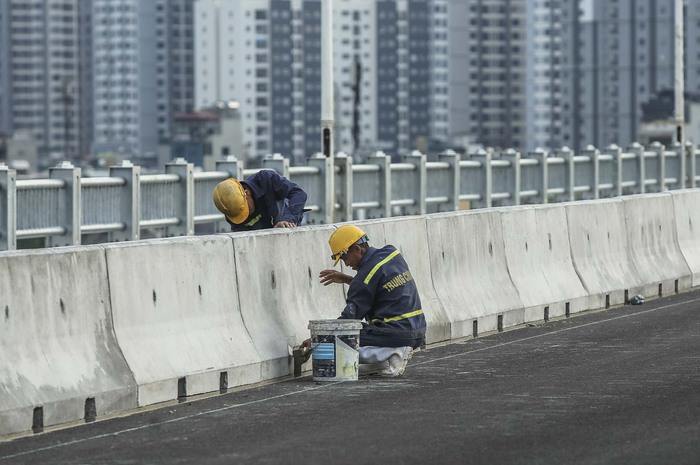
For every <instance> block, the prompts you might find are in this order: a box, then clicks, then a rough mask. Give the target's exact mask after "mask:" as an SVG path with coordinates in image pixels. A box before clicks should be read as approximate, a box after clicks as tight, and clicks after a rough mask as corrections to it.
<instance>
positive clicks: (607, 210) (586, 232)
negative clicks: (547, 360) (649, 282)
mask: <svg viewBox="0 0 700 465" xmlns="http://www.w3.org/2000/svg"><path fill="white" fill-rule="evenodd" d="M565 208H566V218H567V222H568V229H569V242H570V244H571V257H572V259H573V262H574V268H575V269H576V272H577V273H578V275H579V277H580V278H581V281H582V282H583V285H584V287H585V288H586V290H587V291H588V298H589V308H591V309H596V308H605V307H607V306H610V305H619V304H623V303H625V295H626V292H627V290H628V289H630V288H637V287H639V286H641V285H642V284H643V283H642V278H641V277H640V276H639V273H638V272H637V268H636V267H635V266H634V264H633V263H632V261H631V259H630V257H631V253H630V247H629V244H628V241H627V229H626V227H625V217H624V207H623V204H622V200H621V199H609V200H591V201H584V202H571V203H568V204H565Z"/></svg>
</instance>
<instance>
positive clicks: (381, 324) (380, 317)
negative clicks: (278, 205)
mask: <svg viewBox="0 0 700 465" xmlns="http://www.w3.org/2000/svg"><path fill="white" fill-rule="evenodd" d="M328 243H329V245H330V247H331V252H332V254H333V255H332V257H331V258H332V259H333V260H334V263H333V266H335V265H337V264H338V262H339V261H340V260H343V262H344V263H345V265H346V266H348V267H350V268H352V269H353V270H355V271H356V272H357V274H356V275H355V276H354V277H353V276H350V275H347V274H345V273H342V272H340V271H336V270H333V269H326V270H323V271H321V272H320V274H319V277H320V278H321V283H322V284H323V285H324V286H328V285H329V284H331V283H337V284H349V285H350V287H349V288H348V293H347V298H346V305H345V308H344V309H343V312H342V314H341V315H340V317H339V318H345V319H356V320H362V319H364V320H366V322H363V323H362V329H361V330H360V350H359V352H360V354H359V355H360V373H364V374H369V373H379V374H381V375H384V376H399V375H401V374H402V373H403V372H404V370H405V368H406V364H407V363H408V360H409V359H410V358H411V355H412V353H413V349H416V348H418V347H419V346H421V345H422V344H423V343H424V339H425V328H426V323H425V317H424V315H423V308H422V306H421V301H420V297H419V296H418V289H417V287H416V283H415V281H414V280H413V276H412V275H411V271H410V270H409V269H408V265H407V264H406V261H405V260H404V259H403V256H402V255H401V253H400V252H399V251H398V250H396V247H394V246H393V245H385V246H384V247H382V248H381V249H377V248H375V247H372V246H370V245H369V239H368V238H367V235H366V234H365V233H364V231H362V230H361V229H360V228H358V227H357V226H352V225H346V226H341V227H340V228H338V229H337V230H335V231H334V232H333V234H332V235H331V237H330V239H329V240H328ZM304 346H306V347H309V346H310V340H307V341H304V343H303V344H302V347H304Z"/></svg>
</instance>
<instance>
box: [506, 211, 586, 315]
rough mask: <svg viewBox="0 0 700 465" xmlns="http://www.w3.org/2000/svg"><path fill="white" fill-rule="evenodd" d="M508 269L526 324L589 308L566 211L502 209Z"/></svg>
mask: <svg viewBox="0 0 700 465" xmlns="http://www.w3.org/2000/svg"><path fill="white" fill-rule="evenodd" d="M498 211H499V212H500V215H501V222H502V225H503V241H504V244H505V255H506V261H507V263H508V271H509V272H510V276H511V279H512V280H513V283H514V284H515V288H516V289H517V291H518V295H519V296H520V300H521V301H522V304H523V307H524V308H525V315H524V320H525V321H538V320H542V319H545V320H546V319H547V318H548V317H557V316H565V315H567V314H570V313H575V312H580V311H584V310H588V309H589V308H590V307H589V304H588V292H587V291H586V289H585V288H584V287H583V283H582V282H581V279H580V278H579V276H578V274H577V273H576V270H575V269H574V265H573V262H572V259H571V247H570V244H569V232H568V227H567V220H566V209H565V207H564V206H563V205H541V206H540V205H538V206H525V207H506V208H501V209H498Z"/></svg>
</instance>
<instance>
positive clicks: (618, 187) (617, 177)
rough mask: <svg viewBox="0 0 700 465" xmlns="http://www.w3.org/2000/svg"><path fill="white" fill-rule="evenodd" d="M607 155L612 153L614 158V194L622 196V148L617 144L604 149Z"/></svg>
mask: <svg viewBox="0 0 700 465" xmlns="http://www.w3.org/2000/svg"><path fill="white" fill-rule="evenodd" d="M603 153H604V154H605V155H610V156H611V157H612V158H613V184H614V185H615V186H614V190H613V196H614V197H620V196H622V149H621V148H620V147H618V146H617V145H615V144H612V145H610V146H609V147H607V148H605V149H604V150H603Z"/></svg>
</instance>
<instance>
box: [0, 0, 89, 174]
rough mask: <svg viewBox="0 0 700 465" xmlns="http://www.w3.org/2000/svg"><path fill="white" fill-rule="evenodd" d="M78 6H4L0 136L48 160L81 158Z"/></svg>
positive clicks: (30, 0)
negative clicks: (28, 143)
mask: <svg viewBox="0 0 700 465" xmlns="http://www.w3.org/2000/svg"><path fill="white" fill-rule="evenodd" d="M79 58H80V54H79V1H78V0H3V1H2V2H0V132H3V133H5V134H8V135H11V134H18V133H21V134H24V135H28V136H30V137H31V138H33V139H34V140H35V141H36V144H37V147H38V148H39V155H40V158H41V160H43V162H44V164H47V163H49V162H48V159H49V157H53V158H56V159H59V158H60V159H69V160H73V159H76V158H78V157H79V155H80V147H79V140H80V128H81V115H80V102H79V98H78V87H79V82H80V69H79Z"/></svg>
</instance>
